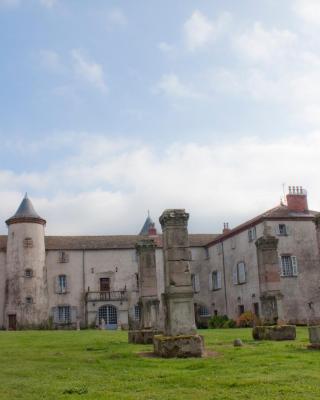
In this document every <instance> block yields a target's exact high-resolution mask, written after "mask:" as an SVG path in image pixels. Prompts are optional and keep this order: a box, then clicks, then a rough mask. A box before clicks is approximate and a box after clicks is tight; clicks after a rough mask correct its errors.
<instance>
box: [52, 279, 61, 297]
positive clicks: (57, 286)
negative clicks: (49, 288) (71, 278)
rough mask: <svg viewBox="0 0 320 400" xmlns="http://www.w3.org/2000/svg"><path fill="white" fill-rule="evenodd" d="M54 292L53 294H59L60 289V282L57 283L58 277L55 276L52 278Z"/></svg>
mask: <svg viewBox="0 0 320 400" xmlns="http://www.w3.org/2000/svg"><path fill="white" fill-rule="evenodd" d="M54 291H55V293H60V292H61V289H60V282H59V276H56V277H55V278H54Z"/></svg>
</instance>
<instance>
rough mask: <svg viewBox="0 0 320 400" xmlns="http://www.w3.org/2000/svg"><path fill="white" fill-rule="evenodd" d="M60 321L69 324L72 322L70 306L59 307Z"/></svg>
mask: <svg viewBox="0 0 320 400" xmlns="http://www.w3.org/2000/svg"><path fill="white" fill-rule="evenodd" d="M58 322H60V323H63V324H68V323H69V322H71V313H70V306H59V307H58Z"/></svg>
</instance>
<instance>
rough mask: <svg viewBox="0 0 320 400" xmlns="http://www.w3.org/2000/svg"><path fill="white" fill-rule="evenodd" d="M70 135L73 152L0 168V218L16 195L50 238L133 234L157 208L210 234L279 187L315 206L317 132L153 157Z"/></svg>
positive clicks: (264, 202)
mask: <svg viewBox="0 0 320 400" xmlns="http://www.w3.org/2000/svg"><path fill="white" fill-rule="evenodd" d="M66 136H68V134H65V135H64V137H66ZM74 137H75V136H74V134H73V135H71V136H70V140H69V141H65V140H66V139H64V141H62V145H63V146H65V145H66V144H68V143H70V150H71V149H72V151H73V155H72V156H71V155H70V156H66V157H65V158H64V159H62V160H60V161H59V163H57V162H55V163H54V164H53V165H51V166H50V167H48V168H47V169H44V170H35V171H32V172H29V173H26V172H21V173H14V172H12V171H5V170H0V188H1V191H0V196H1V203H0V219H1V220H2V221H4V220H5V219H6V218H8V217H9V216H10V215H11V214H12V213H14V212H15V209H16V208H17V207H18V205H19V202H20V201H21V197H22V196H23V193H24V192H25V191H28V193H29V195H30V197H31V198H32V200H33V202H34V204H35V207H36V209H37V211H38V212H39V213H40V215H42V216H43V217H44V218H46V219H47V221H48V225H47V232H48V233H50V234H100V233H101V234H112V233H115V234H116V233H118V234H121V233H122V234H125V233H136V232H138V231H139V229H140V228H141V225H142V223H143V222H144V218H145V216H146V215H145V214H146V210H147V209H151V211H152V216H153V217H154V219H155V220H157V218H158V216H159V215H160V214H161V212H162V211H163V210H164V209H165V208H175V207H179V208H181V207H182V208H186V210H187V211H189V212H190V213H191V219H190V231H192V232H203V231H206V232H218V231H220V230H221V228H222V223H223V222H224V221H229V222H230V224H231V226H234V225H235V224H237V223H240V222H241V221H244V220H245V219H246V218H250V217H253V216H255V215H256V214H258V213H260V212H263V211H265V210H266V209H268V208H271V207H274V206H275V205H277V204H278V203H279V198H280V196H281V194H282V182H286V183H287V184H288V185H290V184H293V185H302V186H304V187H306V188H307V189H309V205H310V208H313V209H318V208H319V200H320V188H319V185H318V182H319V179H320V171H319V169H318V168H317V165H318V158H319V156H318V149H319V146H320V133H319V132H316V133H313V134H309V135H304V137H303V140H302V138H301V137H299V136H292V137H287V138H285V139H281V140H276V139H274V140H273V141H266V140H261V141H259V140H257V139H254V138H247V139H239V140H234V139H233V141H232V142H222V141H220V142H217V143H207V144H205V145H201V144H197V143H176V144H174V145H170V146H168V147H167V148H163V149H162V151H161V157H159V154H158V153H157V152H156V151H155V150H154V149H152V148H151V147H148V146H146V145H141V143H135V142H130V141H127V140H111V139H106V138H104V137H103V136H93V135H78V137H77V140H74ZM54 143H55V145H58V144H59V140H56V141H54ZM47 145H48V146H50V143H49V142H48V143H47ZM33 148H34V149H36V148H37V145H34V146H33ZM39 151H43V147H41V146H40V147H39ZM279 160H281V168H280V169H279ZM266 171H267V173H266ZM34 193H38V195H36V194H34ZM1 231H2V232H5V225H4V224H2V228H1Z"/></svg>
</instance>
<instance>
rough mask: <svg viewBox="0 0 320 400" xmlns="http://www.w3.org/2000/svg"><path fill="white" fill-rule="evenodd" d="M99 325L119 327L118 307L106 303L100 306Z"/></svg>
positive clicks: (107, 327) (111, 327) (106, 327)
mask: <svg viewBox="0 0 320 400" xmlns="http://www.w3.org/2000/svg"><path fill="white" fill-rule="evenodd" d="M98 317H99V325H100V326H101V325H103V322H104V326H103V328H104V329H117V328H118V314H117V308H116V307H115V306H112V305H109V304H108V305H106V306H102V307H100V308H99V311H98Z"/></svg>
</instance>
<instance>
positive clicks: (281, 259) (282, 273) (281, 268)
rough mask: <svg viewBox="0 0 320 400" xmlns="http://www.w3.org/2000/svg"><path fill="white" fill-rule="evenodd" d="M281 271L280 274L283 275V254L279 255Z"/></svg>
mask: <svg viewBox="0 0 320 400" xmlns="http://www.w3.org/2000/svg"><path fill="white" fill-rule="evenodd" d="M279 271H280V276H283V266H282V258H281V256H279Z"/></svg>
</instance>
